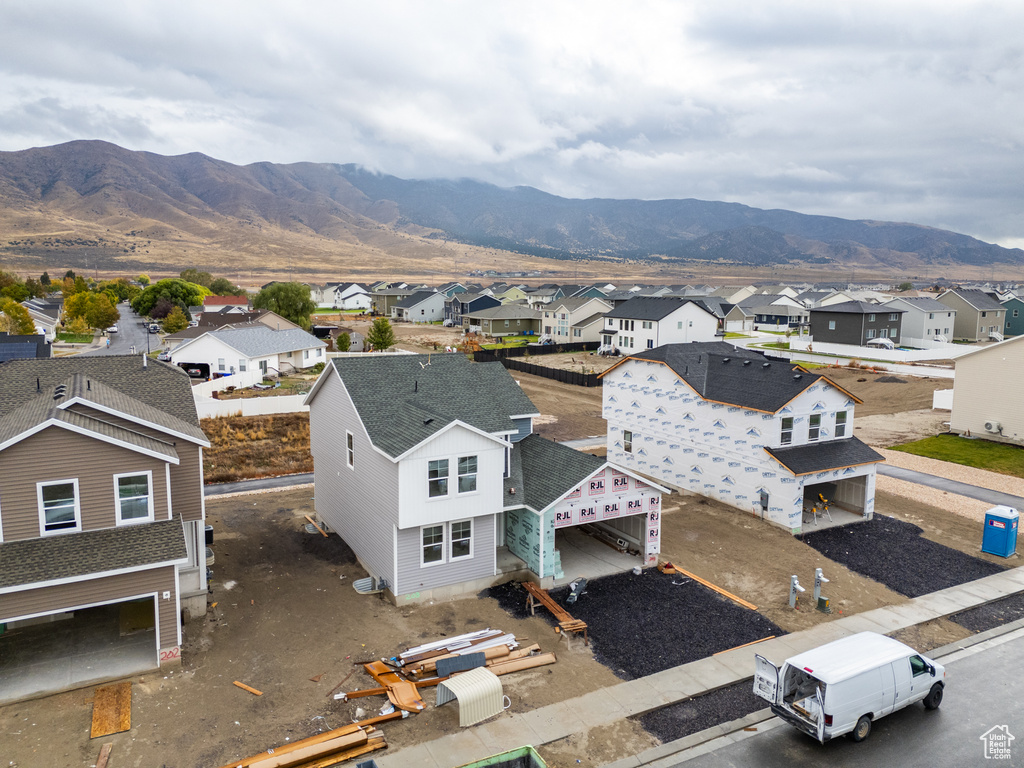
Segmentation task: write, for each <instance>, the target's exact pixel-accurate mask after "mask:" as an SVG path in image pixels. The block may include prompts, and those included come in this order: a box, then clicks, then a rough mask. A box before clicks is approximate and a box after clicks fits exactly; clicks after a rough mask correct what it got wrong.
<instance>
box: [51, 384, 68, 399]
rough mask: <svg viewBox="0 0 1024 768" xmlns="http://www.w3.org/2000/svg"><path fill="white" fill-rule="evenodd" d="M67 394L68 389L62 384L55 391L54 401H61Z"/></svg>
mask: <svg viewBox="0 0 1024 768" xmlns="http://www.w3.org/2000/svg"><path fill="white" fill-rule="evenodd" d="M67 393H68V389H67V387H65V386H64V385H63V384H60V385H58V386H57V388H56V389H55V390H53V399H54V400H60V399H61V398H62V397H64V395H66V394H67Z"/></svg>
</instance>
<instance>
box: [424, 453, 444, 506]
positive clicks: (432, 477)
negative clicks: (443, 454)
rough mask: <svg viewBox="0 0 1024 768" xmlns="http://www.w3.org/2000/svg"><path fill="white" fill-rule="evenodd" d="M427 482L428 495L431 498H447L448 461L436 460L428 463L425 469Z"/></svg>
mask: <svg viewBox="0 0 1024 768" xmlns="http://www.w3.org/2000/svg"><path fill="white" fill-rule="evenodd" d="M427 480H428V487H429V495H430V497H431V498H434V497H436V496H447V495H448V459H436V460H434V461H431V462H429V465H428V469H427Z"/></svg>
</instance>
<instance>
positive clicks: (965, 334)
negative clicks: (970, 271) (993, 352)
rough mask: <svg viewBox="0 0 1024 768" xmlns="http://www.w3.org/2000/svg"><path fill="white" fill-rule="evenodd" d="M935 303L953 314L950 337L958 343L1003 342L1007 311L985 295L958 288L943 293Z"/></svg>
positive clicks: (980, 292)
mask: <svg viewBox="0 0 1024 768" xmlns="http://www.w3.org/2000/svg"><path fill="white" fill-rule="evenodd" d="M936 301H938V302H939V303H941V304H945V305H946V306H948V307H952V308H953V309H955V310H956V323H955V324H954V325H953V337H954V338H955V339H956V340H957V341H988V340H989V339H992V340H994V341H1000V340H1002V332H1003V323H1004V322H1005V317H1006V309H1005V308H1004V307H1003V305H1002V304H1000V303H999V302H998V301H996V300H995V299H993V298H992V297H991V296H989V295H988V294H987V293H985V291H978V290H967V289H963V288H957V289H953V290H948V291H944V292H943V293H941V294H940V295H939V296H938V297H936ZM993 334H995V335H993Z"/></svg>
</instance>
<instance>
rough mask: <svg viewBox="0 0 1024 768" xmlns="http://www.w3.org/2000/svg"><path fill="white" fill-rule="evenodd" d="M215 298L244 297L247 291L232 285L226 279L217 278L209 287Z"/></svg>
mask: <svg viewBox="0 0 1024 768" xmlns="http://www.w3.org/2000/svg"><path fill="white" fill-rule="evenodd" d="M208 287H209V289H210V290H211V291H213V295H214V296H244V295H245V291H243V290H242V289H241V288H239V287H238V286H237V285H235V284H234V283H232V282H231V281H230V280H228V279H227V278H226V277H218V278H216V279H215V280H214V281H213V282H212V283H210V285H209V286H208Z"/></svg>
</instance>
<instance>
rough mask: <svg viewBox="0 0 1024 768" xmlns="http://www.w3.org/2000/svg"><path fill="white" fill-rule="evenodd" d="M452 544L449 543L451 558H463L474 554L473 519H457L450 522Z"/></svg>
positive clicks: (449, 556)
mask: <svg viewBox="0 0 1024 768" xmlns="http://www.w3.org/2000/svg"><path fill="white" fill-rule="evenodd" d="M449 528H450V530H451V544H450V545H449V555H448V558H449V559H450V560H461V559H463V558H467V557H472V556H473V521H472V520H457V521H455V522H453V523H449Z"/></svg>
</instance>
